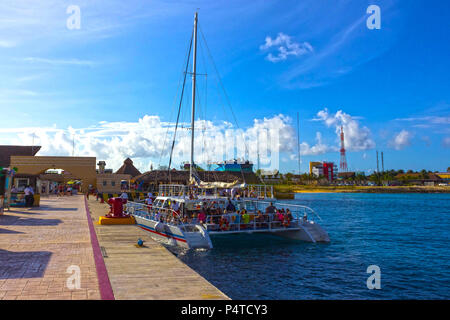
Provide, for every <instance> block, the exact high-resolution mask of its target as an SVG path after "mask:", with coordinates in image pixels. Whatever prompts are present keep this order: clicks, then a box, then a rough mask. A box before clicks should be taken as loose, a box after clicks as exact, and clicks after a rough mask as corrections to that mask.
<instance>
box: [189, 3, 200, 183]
mask: <svg viewBox="0 0 450 320" xmlns="http://www.w3.org/2000/svg"><path fill="white" fill-rule="evenodd" d="M197 20H198V13H197V12H196V13H195V17H194V52H193V53H194V54H193V62H192V115H191V164H190V166H189V179H192V177H193V174H192V172H193V171H192V170H193V167H194V121H195V80H196V79H195V76H196V74H195V72H196V68H197Z"/></svg>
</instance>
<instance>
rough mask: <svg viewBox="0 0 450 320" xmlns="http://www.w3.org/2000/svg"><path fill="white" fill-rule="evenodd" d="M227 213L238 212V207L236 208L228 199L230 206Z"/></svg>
mask: <svg viewBox="0 0 450 320" xmlns="http://www.w3.org/2000/svg"><path fill="white" fill-rule="evenodd" d="M226 210H227V212H235V211H236V207H235V206H234V204H233V203H232V202H231V200H230V199H228V204H227V207H226Z"/></svg>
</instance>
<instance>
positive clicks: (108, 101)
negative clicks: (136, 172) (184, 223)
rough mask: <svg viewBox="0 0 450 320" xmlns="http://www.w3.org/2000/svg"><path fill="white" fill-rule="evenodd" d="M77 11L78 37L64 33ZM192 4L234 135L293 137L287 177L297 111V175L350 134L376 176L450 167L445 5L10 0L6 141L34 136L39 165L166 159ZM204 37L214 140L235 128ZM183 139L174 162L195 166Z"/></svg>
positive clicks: (1, 82)
mask: <svg viewBox="0 0 450 320" xmlns="http://www.w3.org/2000/svg"><path fill="white" fill-rule="evenodd" d="M70 5H77V6H78V7H79V8H80V10H81V13H80V22H81V24H80V29H73V30H70V29H68V28H67V25H66V22H67V19H68V18H69V17H70V15H71V14H70V13H69V14H68V13H67V12H66V10H67V8H68V7H69V6H70ZM369 5H378V6H379V8H380V10H381V29H379V30H378V29H373V30H370V29H368V28H367V25H366V20H367V19H368V18H369V16H370V14H368V13H367V12H366V10H367V8H368V6H369ZM197 8H199V9H198V11H199V20H200V22H199V24H200V28H201V31H202V33H203V34H204V36H205V38H206V40H207V44H208V47H209V49H210V52H211V54H212V56H213V59H214V62H215V65H216V66H217V69H218V71H219V73H220V76H221V81H222V82H223V85H224V87H225V89H226V93H227V95H228V97H229V100H230V104H231V107H232V110H233V112H234V114H235V116H236V118H237V120H238V126H239V128H241V129H242V130H244V131H245V132H246V133H247V134H248V135H249V136H250V135H251V132H253V131H252V130H253V129H255V128H259V127H263V128H265V129H266V130H280V132H281V133H282V134H281V135H280V137H281V138H280V139H281V140H280V146H281V148H280V153H279V159H278V160H279V161H278V163H277V165H278V166H279V168H280V169H281V171H288V170H291V171H292V170H294V171H297V170H298V165H297V158H296V155H297V142H296V139H297V132H296V130H297V127H296V116H297V112H298V113H299V114H300V142H301V150H302V157H301V158H302V165H301V169H302V171H306V170H307V168H308V161H313V160H328V161H335V162H339V152H338V149H339V140H338V134H337V133H338V128H339V127H340V125H344V131H347V132H346V145H347V160H348V164H349V168H350V169H351V170H361V171H370V170H373V169H375V168H376V160H375V151H376V150H379V151H383V152H384V158H385V168H387V169H400V168H403V169H410V168H411V169H414V170H421V169H423V168H425V169H429V170H433V171H434V170H439V171H444V170H446V169H447V167H448V166H450V162H449V159H450V90H449V88H450V76H449V74H450V59H449V58H448V57H449V53H450V41H448V39H450V10H449V9H450V4H449V3H448V2H446V1H393V0H389V1H375V0H373V1H331V0H307V1H248V2H243V1H230V0H227V1H142V0H139V1H126V2H125V1H119V0H116V1H106V0H101V1H99V0H89V1H78V0H71V1H39V2H37V1H17V0H14V1H13V0H4V1H2V2H1V4H0V111H1V119H2V121H1V124H2V126H1V128H0V143H2V144H31V143H32V142H33V141H34V142H35V144H40V145H42V146H43V148H42V151H41V153H40V154H41V155H47V154H60V155H70V154H72V152H73V153H74V154H76V155H94V156H97V158H99V159H100V158H101V159H103V160H106V161H107V164H108V165H109V166H111V167H113V168H118V166H119V165H120V164H121V162H122V161H123V159H124V158H125V157H128V156H130V157H132V158H133V160H134V161H135V163H136V164H137V166H138V167H139V168H140V169H141V170H143V171H145V170H148V168H149V167H150V164H152V165H154V166H157V165H159V164H167V158H168V156H167V155H168V154H167V148H165V149H162V146H166V145H168V142H167V141H169V140H170V139H171V135H172V131H173V122H174V120H175V112H176V108H177V103H178V102H177V99H178V98H179V93H180V90H179V81H180V76H181V74H182V70H183V65H184V59H185V55H186V48H187V46H188V43H189V39H190V34H191V30H192V23H193V14H194V12H195V11H196V10H197ZM199 38H202V36H201V34H199ZM201 40H202V39H201ZM200 43H201V48H199V55H198V63H199V70H198V72H199V73H207V74H208V76H207V77H206V80H205V77H204V76H199V81H198V82H199V92H198V94H199V98H200V105H199V109H198V111H199V112H198V114H197V116H198V117H199V119H201V120H204V122H201V121H199V123H203V124H202V125H203V126H204V127H203V128H205V127H207V128H208V132H210V133H209V134H208V136H209V137H212V136H214V137H216V138H217V137H219V136H220V134H219V133H220V132H222V133H223V132H225V131H226V130H227V129H229V128H230V127H229V123H231V124H232V125H233V126H234V127H233V128H234V129H235V130H237V127H236V123H234V120H233V117H232V115H231V113H230V111H229V106H228V104H227V102H226V99H225V98H224V95H223V92H222V91H221V90H220V83H219V82H218V77H217V75H216V73H215V71H214V67H213V64H212V63H211V62H210V61H209V58H208V51H207V50H206V47H205V44H204V43H203V42H202V41H200ZM280 47H282V48H281V49H280ZM280 53H281V54H280ZM204 62H206V63H204ZM189 89H190V85H188V90H187V91H189ZM186 97H187V98H189V97H190V94H189V92H188V93H187V95H186ZM188 104H189V101H188V99H186V103H185V104H184V109H183V111H182V120H183V121H188V119H189V110H188V107H189V106H188ZM183 130H184V131H183ZM205 130H206V129H205ZM186 133H187V131H186V130H185V129H182V131H181V133H180V135H179V137H180V143H179V145H178V146H177V147H178V149H179V150H178V151H179V152H178V153H177V155H178V157H176V160H177V161H178V162H180V161H182V160H188V158H186V154H185V153H184V154H183V153H182V152H183V150H184V149H185V147H186V141H187V140H186V139H187V138H188V137H187V134H186ZM217 139H219V138H217ZM217 139H216V140H217ZM73 141H75V144H74V145H75V147H73ZM225 144H226V142H225ZM249 144H250V145H253V144H254V141H252V139H251V138H249ZM161 149H162V150H161ZM210 149H214V147H210ZM250 150H251V152H250V153H251V154H250V158H252V160H255V152H254V149H251V148H250ZM184 151H186V150H184ZM213 151H214V150H213ZM206 158H208V159H209V160H223V159H221V158H220V157H219V158H218V159H215V158H214V152H212V154H210V155H209V156H207V157H206Z"/></svg>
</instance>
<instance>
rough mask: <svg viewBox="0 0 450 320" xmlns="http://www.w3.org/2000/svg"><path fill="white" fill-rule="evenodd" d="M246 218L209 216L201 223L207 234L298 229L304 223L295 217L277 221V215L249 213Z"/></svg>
mask: <svg viewBox="0 0 450 320" xmlns="http://www.w3.org/2000/svg"><path fill="white" fill-rule="evenodd" d="M248 216H249V217H248V218H247V219H244V217H243V215H241V214H237V213H227V214H222V215H211V216H208V217H207V219H206V222H202V223H203V225H204V226H205V228H206V230H208V232H244V231H245V232H249V231H272V230H277V231H280V230H289V229H292V228H300V225H301V223H302V222H304V221H305V220H304V218H303V217H299V216H297V215H292V218H291V219H285V218H284V217H283V218H281V219H278V217H277V214H272V213H266V214H262V215H261V216H258V215H257V214H255V213H251V214H248ZM238 217H239V218H238ZM246 220H247V221H246ZM195 222H198V221H195Z"/></svg>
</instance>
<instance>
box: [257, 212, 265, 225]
mask: <svg viewBox="0 0 450 320" xmlns="http://www.w3.org/2000/svg"><path fill="white" fill-rule="evenodd" d="M255 220H256V221H257V222H264V216H263V214H262V212H261V210H258V211H257V212H256V217H255ZM256 226H257V227H261V226H262V224H261V223H257V224H256Z"/></svg>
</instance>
